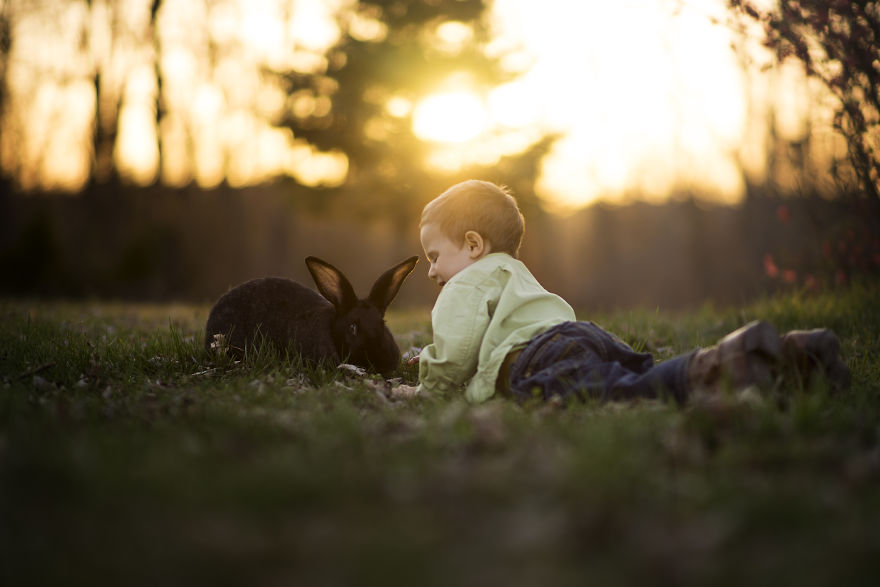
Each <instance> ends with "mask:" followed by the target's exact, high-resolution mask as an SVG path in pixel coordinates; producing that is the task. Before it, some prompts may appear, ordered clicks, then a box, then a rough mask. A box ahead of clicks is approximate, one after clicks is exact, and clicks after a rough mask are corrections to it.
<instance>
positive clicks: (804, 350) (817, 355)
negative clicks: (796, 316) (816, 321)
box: [782, 328, 851, 391]
mask: <svg viewBox="0 0 880 587" xmlns="http://www.w3.org/2000/svg"><path fill="white" fill-rule="evenodd" d="M839 355H840V340H838V338H837V335H836V334H834V332H832V331H831V330H828V329H827V328H817V329H815V330H792V331H791V332H786V333H785V334H784V335H782V366H783V369H784V373H785V375H786V376H788V377H794V378H796V379H797V380H798V381H800V382H801V383H802V384H803V385H804V387H805V388H809V387H811V386H812V385H813V383H814V382H816V381H822V380H824V381H826V382H827V383H828V384H829V385H830V386H831V390H832V391H846V390H847V389H849V385H850V379H851V377H850V372H849V368H847V366H846V364H845V363H844V362H843V361H841V360H840V356H839Z"/></svg>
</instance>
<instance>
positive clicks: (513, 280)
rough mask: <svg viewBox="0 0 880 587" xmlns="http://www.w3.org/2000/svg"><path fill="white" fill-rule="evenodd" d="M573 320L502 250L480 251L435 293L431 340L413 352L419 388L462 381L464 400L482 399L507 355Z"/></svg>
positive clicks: (562, 305) (434, 388) (438, 388)
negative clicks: (416, 358)
mask: <svg viewBox="0 0 880 587" xmlns="http://www.w3.org/2000/svg"><path fill="white" fill-rule="evenodd" d="M574 319H575V316H574V310H572V309H571V306H569V305H568V303H566V301H565V300H563V299H562V298H561V297H559V296H557V295H556V294H552V293H550V292H548V291H547V290H545V289H544V288H543V287H542V286H541V284H540V283H538V281H537V280H536V279H535V277H534V276H533V275H532V274H531V272H529V270H528V269H527V268H526V266H525V265H523V264H522V263H521V262H520V261H517V260H516V259H514V258H513V257H511V256H510V255H507V254H505V253H492V254H490V255H486V256H485V257H483V258H481V259H479V260H478V261H476V262H475V263H473V264H471V265H469V266H468V267H466V268H464V269H462V270H461V271H459V272H458V273H456V274H455V275H454V276H453V277H452V278H451V279H450V280H449V281H448V282H447V283H446V285H445V286H444V287H443V289H442V290H441V291H440V295H439V296H437V301H436V303H435V304H434V309H433V310H431V326H432V328H433V330H434V342H433V343H432V344H429V345H428V346H426V347H425V348H424V349H422V352H421V354H420V355H419V382H420V391H427V392H432V391H446V390H451V389H458V388H460V387H462V386H464V385H466V386H467V387H466V389H465V397H466V398H467V400H468V401H470V402H473V403H478V402H483V401H486V400H487V399H489V398H490V397H492V395H493V394H494V393H495V380H496V379H497V377H498V370H499V369H500V367H501V363H502V362H503V361H504V357H505V356H506V355H507V353H509V352H510V351H511V350H513V349H515V348H518V347H523V346H525V344H526V343H527V342H528V341H529V340H530V339H531V338H532V337H533V336H536V335H538V334H540V333H542V332H544V331H545V330H547V329H548V328H550V327H551V326H555V325H556V324H559V323H562V322H566V321H570V320H574Z"/></svg>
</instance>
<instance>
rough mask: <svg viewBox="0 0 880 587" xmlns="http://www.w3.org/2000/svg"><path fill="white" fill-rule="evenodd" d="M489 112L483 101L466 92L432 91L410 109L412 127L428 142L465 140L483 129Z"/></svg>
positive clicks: (475, 135) (460, 141) (459, 141)
mask: <svg viewBox="0 0 880 587" xmlns="http://www.w3.org/2000/svg"><path fill="white" fill-rule="evenodd" d="M487 120H488V115H487V112H486V107H485V106H484V105H483V102H482V101H481V100H480V99H479V98H478V97H477V96H476V95H475V94H473V93H471V92H467V91H456V92H448V93H443V94H433V95H431V96H428V97H427V98H425V99H424V100H422V101H421V102H420V103H419V104H418V105H417V106H416V109H415V111H414V112H413V130H414V131H415V133H416V135H417V136H418V137H419V138H421V139H423V140H427V141H435V142H438V143H464V142H466V141H469V140H471V139H473V138H475V137H477V136H479V135H480V133H482V132H483V130H484V129H485V128H486V123H487Z"/></svg>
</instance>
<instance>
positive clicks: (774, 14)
mask: <svg viewBox="0 0 880 587" xmlns="http://www.w3.org/2000/svg"><path fill="white" fill-rule="evenodd" d="M728 4H729V6H730V8H731V9H732V10H733V11H734V12H735V13H736V14H738V15H741V16H744V17H745V18H746V19H747V20H750V21H755V22H759V23H760V24H761V25H762V26H763V30H764V45H765V46H766V47H768V48H769V49H770V50H771V51H772V52H773V54H774V56H775V58H776V59H777V61H779V62H782V61H784V60H786V59H789V58H793V59H797V60H798V61H800V62H801V63H802V64H803V66H804V71H805V72H806V74H807V76H809V77H812V78H815V79H818V80H820V81H821V82H822V84H823V85H824V86H825V87H826V88H828V90H829V91H830V92H831V93H832V94H833V95H834V96H835V98H836V99H837V106H836V109H835V115H834V128H835V130H836V131H837V132H839V133H840V134H841V135H843V137H844V138H845V139H846V142H847V147H848V158H849V162H850V164H851V165H852V169H853V171H854V172H855V175H856V177H857V180H858V183H859V185H860V187H861V189H862V190H864V192H865V193H866V194H867V195H868V196H870V197H872V198H873V199H874V200H880V67H878V63H880V2H875V1H861V2H850V1H844V0H778V2H777V3H776V5H775V6H774V7H773V9H770V10H761V9H759V8H757V7H756V6H755V4H754V3H753V2H750V1H749V0H728ZM832 171H833V172H834V174H835V177H837V178H838V179H840V178H841V170H840V168H839V167H838V165H837V164H836V163H835V164H834V166H833V168H832Z"/></svg>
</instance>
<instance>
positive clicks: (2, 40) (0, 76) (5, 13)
mask: <svg viewBox="0 0 880 587" xmlns="http://www.w3.org/2000/svg"><path fill="white" fill-rule="evenodd" d="M10 10H11V8H10V6H9V2H4V3H3V4H2V6H0V120H2V117H3V114H4V110H5V109H6V69H7V66H8V63H9V53H10V51H11V50H12V23H11V14H10ZM11 189H12V180H11V178H10V177H9V175H8V171H7V169H5V168H4V167H3V166H2V165H0V199H2V198H4V197H6V196H8V195H9V192H10V190H11Z"/></svg>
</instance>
